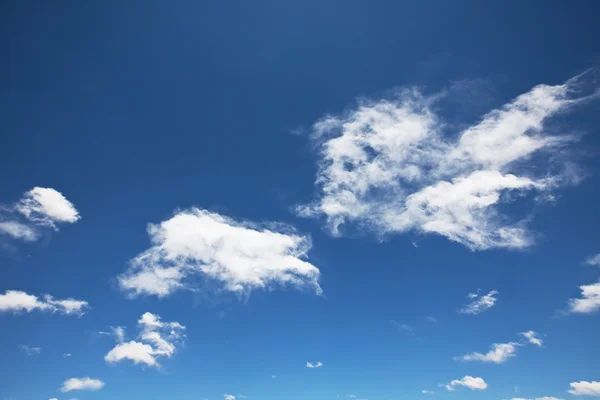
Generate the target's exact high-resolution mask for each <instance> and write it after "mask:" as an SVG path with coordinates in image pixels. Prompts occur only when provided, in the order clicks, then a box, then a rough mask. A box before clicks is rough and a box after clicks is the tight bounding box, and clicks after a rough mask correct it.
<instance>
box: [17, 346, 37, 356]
mask: <svg viewBox="0 0 600 400" xmlns="http://www.w3.org/2000/svg"><path fill="white" fill-rule="evenodd" d="M19 348H20V349H21V351H22V352H23V353H25V354H27V355H28V356H34V355H37V354H40V353H41V352H42V348H41V347H30V346H28V345H26V344H20V345H19Z"/></svg>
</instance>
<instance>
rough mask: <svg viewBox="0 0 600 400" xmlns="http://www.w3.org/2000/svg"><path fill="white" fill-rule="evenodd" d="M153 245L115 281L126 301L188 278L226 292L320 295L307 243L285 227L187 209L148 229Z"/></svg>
mask: <svg viewBox="0 0 600 400" xmlns="http://www.w3.org/2000/svg"><path fill="white" fill-rule="evenodd" d="M148 233H149V235H150V238H151V240H152V243H153V246H152V247H151V248H150V249H148V250H146V251H145V252H143V253H141V254H140V255H138V256H137V257H136V258H134V259H133V260H131V267H130V269H129V270H128V271H127V272H126V273H125V274H123V275H121V276H119V284H120V286H121V288H122V289H123V290H125V291H127V292H128V293H129V294H130V295H132V296H137V295H142V294H145V295H156V296H158V297H163V296H168V295H169V294H171V293H173V292H174V291H176V290H178V289H181V288H186V287H189V286H190V284H189V280H190V279H191V278H192V276H194V275H200V276H203V277H204V278H207V279H212V280H215V281H217V282H220V283H221V284H222V285H223V289H224V290H226V291H229V292H236V293H241V292H249V291H251V290H253V289H258V288H269V289H270V288H272V287H274V286H275V285H276V284H277V285H281V286H285V285H288V286H294V287H310V288H312V289H313V290H315V291H316V293H317V294H321V288H320V286H319V283H318V279H319V274H320V273H319V270H318V269H317V268H316V267H315V266H314V265H312V264H310V263H309V262H307V261H305V260H304V259H305V258H306V256H307V252H308V250H309V249H310V247H311V242H310V238H309V237H307V236H299V235H297V234H296V233H295V232H293V230H292V229H291V228H289V227H283V226H282V225H277V226H275V224H271V225H270V226H269V228H267V227H261V226H259V225H256V224H250V223H245V222H238V221H235V220H233V219H231V218H227V217H224V216H221V215H219V214H216V213H211V212H208V211H206V210H200V209H197V208H193V209H191V210H188V211H182V212H179V213H177V214H176V215H175V216H174V217H172V218H171V219H169V220H167V221H164V222H162V223H160V224H158V225H154V224H150V225H149V228H148Z"/></svg>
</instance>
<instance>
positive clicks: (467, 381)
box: [443, 375, 488, 392]
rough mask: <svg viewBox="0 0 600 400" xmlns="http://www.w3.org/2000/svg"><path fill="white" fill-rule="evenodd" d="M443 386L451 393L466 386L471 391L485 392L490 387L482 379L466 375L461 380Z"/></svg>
mask: <svg viewBox="0 0 600 400" xmlns="http://www.w3.org/2000/svg"><path fill="white" fill-rule="evenodd" d="M443 386H444V387H445V388H446V390H448V391H450V392H453V391H454V390H455V389H456V387H457V386H464V387H466V388H469V389H471V390H485V389H487V387H488V385H487V383H486V382H485V381H484V380H483V379H482V378H478V377H477V378H474V377H472V376H469V375H466V376H465V377H463V378H461V379H455V380H453V381H451V382H450V383H448V384H447V385H443Z"/></svg>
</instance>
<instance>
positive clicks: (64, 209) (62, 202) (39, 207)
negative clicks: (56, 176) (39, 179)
mask: <svg viewBox="0 0 600 400" xmlns="http://www.w3.org/2000/svg"><path fill="white" fill-rule="evenodd" d="M15 210H16V211H18V212H20V213H21V214H23V215H24V216H25V218H27V219H28V220H30V221H32V222H33V223H35V224H37V225H42V226H50V227H52V228H55V229H56V223H70V224H72V223H74V222H77V221H78V220H79V219H80V218H81V217H80V216H79V212H78V211H77V210H76V209H75V206H73V203H71V202H70V201H69V200H67V199H66V197H65V196H63V194H62V193H60V192H58V191H57V190H55V189H52V188H42V187H38V186H36V187H34V188H33V189H31V190H30V191H28V192H26V193H25V194H24V195H23V198H22V199H21V200H20V201H19V203H18V204H17V205H16V206H15Z"/></svg>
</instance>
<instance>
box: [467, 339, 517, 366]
mask: <svg viewBox="0 0 600 400" xmlns="http://www.w3.org/2000/svg"><path fill="white" fill-rule="evenodd" d="M518 346H519V344H518V343H514V342H510V343H494V344H492V349H491V350H490V351H488V352H487V353H485V354H482V353H471V354H467V355H464V356H461V357H455V360H462V361H483V362H493V363H496V364H502V363H503V362H506V361H507V360H508V359H509V358H512V357H514V356H516V352H517V347H518Z"/></svg>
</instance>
